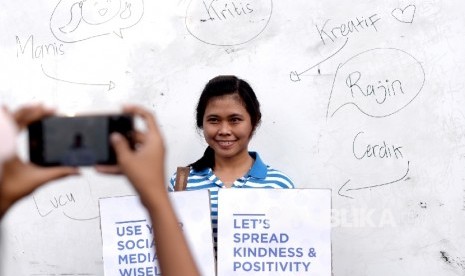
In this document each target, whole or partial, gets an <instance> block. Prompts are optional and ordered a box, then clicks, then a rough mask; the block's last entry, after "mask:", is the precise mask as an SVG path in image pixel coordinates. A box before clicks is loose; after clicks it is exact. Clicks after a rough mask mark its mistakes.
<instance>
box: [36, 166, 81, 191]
mask: <svg viewBox="0 0 465 276" xmlns="http://www.w3.org/2000/svg"><path fill="white" fill-rule="evenodd" d="M31 166H33V165H31ZM78 174H79V170H78V169H77V168H73V167H52V168H38V169H37V171H36V173H35V174H34V175H35V177H36V178H35V180H36V181H35V183H36V187H37V186H40V185H42V184H43V183H47V182H49V181H52V180H57V179H60V178H63V177H66V176H71V175H78ZM36 187H34V189H35V188H36Z"/></svg>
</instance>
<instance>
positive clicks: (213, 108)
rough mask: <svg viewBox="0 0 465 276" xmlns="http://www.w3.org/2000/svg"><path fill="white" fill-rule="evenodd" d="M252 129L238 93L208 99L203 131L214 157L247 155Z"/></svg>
mask: <svg viewBox="0 0 465 276" xmlns="http://www.w3.org/2000/svg"><path fill="white" fill-rule="evenodd" d="M252 131H253V126H252V123H251V120H250V115H249V113H248V112H247V110H246V109H245V107H244V105H243V104H242V101H241V100H240V98H239V96H238V95H237V94H232V95H225V96H221V97H214V98H212V99H210V100H209V102H208V104H207V108H206V109H205V114H204V116H203V134H204V137H205V140H206V141H207V143H208V145H209V146H210V147H211V148H213V150H214V151H215V157H220V158H232V157H236V156H239V155H241V154H244V153H245V154H248V150H247V148H248V145H249V141H250V139H251V137H252Z"/></svg>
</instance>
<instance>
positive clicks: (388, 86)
mask: <svg viewBox="0 0 465 276" xmlns="http://www.w3.org/2000/svg"><path fill="white" fill-rule="evenodd" d="M361 78H362V73H360V72H359V71H355V72H352V73H350V74H349V75H348V76H347V78H346V85H347V87H348V88H350V93H351V95H352V98H355V95H361V96H363V97H374V98H375V101H376V102H377V103H378V104H383V103H384V102H385V101H386V99H387V98H388V97H394V96H397V95H401V94H399V92H400V93H402V94H405V93H404V90H403V89H402V82H401V81H400V80H394V81H389V80H386V81H385V83H384V84H383V82H381V81H378V85H376V84H371V83H369V84H367V85H366V88H362V87H364V86H362V87H361V84H359V82H360V79H361ZM396 92H397V93H396Z"/></svg>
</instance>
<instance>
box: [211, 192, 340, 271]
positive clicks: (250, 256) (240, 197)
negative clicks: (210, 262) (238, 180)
mask: <svg viewBox="0 0 465 276" xmlns="http://www.w3.org/2000/svg"><path fill="white" fill-rule="evenodd" d="M218 218H219V219H218V276H222V275H318V276H330V275H331V190H329V189H223V190H220V191H219V194H218Z"/></svg>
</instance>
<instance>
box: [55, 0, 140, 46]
mask: <svg viewBox="0 0 465 276" xmlns="http://www.w3.org/2000/svg"><path fill="white" fill-rule="evenodd" d="M143 14H144V2H143V0H110V1H107V0H86V1H82V0H81V1H77V0H60V2H58V4H57V6H56V7H55V9H54V10H53V13H52V16H51V17H50V30H51V31H52V33H53V35H54V36H55V38H56V39H58V40H59V41H62V42H65V43H72V42H78V41H83V40H86V39H90V38H94V37H98V36H103V35H109V34H115V35H117V36H119V37H121V38H123V34H122V30H123V29H128V28H130V27H132V26H134V25H136V24H137V23H138V22H139V21H140V20H141V18H142V16H143Z"/></svg>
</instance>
